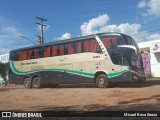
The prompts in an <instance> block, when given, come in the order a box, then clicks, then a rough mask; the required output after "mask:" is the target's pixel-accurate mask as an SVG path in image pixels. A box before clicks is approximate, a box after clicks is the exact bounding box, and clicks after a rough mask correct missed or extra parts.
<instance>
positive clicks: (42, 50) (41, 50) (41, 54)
mask: <svg viewBox="0 0 160 120" xmlns="http://www.w3.org/2000/svg"><path fill="white" fill-rule="evenodd" d="M43 54H44V48H43V47H42V48H39V58H43V57H44V55H43Z"/></svg>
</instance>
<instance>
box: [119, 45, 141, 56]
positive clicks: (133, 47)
mask: <svg viewBox="0 0 160 120" xmlns="http://www.w3.org/2000/svg"><path fill="white" fill-rule="evenodd" d="M117 47H120V48H130V49H133V50H134V52H135V54H136V55H137V54H138V52H137V48H136V47H135V46H132V45H118V46H117Z"/></svg>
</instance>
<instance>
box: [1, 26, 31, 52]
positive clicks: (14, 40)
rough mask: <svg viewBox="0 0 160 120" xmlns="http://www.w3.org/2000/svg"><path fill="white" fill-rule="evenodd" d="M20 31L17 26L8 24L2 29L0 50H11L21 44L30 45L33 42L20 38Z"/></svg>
mask: <svg viewBox="0 0 160 120" xmlns="http://www.w3.org/2000/svg"><path fill="white" fill-rule="evenodd" d="M21 35H22V33H20V32H19V31H18V30H17V29H16V28H15V27H12V26H8V27H3V28H1V29H0V51H1V52H4V53H6V52H9V51H10V50H11V49H15V48H19V47H20V46H28V45H30V44H31V43H30V42H29V41H28V40H26V39H23V38H20V37H19V36H21Z"/></svg>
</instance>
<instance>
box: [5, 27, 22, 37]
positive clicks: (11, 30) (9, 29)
mask: <svg viewBox="0 0 160 120" xmlns="http://www.w3.org/2000/svg"><path fill="white" fill-rule="evenodd" d="M2 30H3V31H4V32H5V34H8V35H10V36H11V35H12V36H14V37H19V36H20V35H22V33H20V32H18V30H17V29H16V28H15V27H10V26H8V27H4V28H3V29H2Z"/></svg>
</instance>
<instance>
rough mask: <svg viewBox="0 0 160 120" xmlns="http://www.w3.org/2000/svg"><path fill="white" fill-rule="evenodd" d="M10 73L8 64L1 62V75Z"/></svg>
mask: <svg viewBox="0 0 160 120" xmlns="http://www.w3.org/2000/svg"><path fill="white" fill-rule="evenodd" d="M7 73H8V64H3V63H0V75H1V76H2V77H3V76H4V75H6V74H7Z"/></svg>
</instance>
